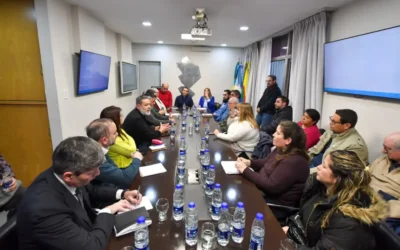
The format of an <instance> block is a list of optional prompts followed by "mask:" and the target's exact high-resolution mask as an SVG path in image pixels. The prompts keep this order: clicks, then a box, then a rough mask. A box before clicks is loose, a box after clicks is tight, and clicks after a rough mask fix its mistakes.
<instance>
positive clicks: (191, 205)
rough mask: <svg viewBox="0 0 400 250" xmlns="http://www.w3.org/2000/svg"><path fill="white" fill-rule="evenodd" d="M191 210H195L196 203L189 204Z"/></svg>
mask: <svg viewBox="0 0 400 250" xmlns="http://www.w3.org/2000/svg"><path fill="white" fill-rule="evenodd" d="M188 207H189V208H195V207H196V203H194V202H193V201H191V202H189V204H188Z"/></svg>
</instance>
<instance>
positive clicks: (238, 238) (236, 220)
mask: <svg viewBox="0 0 400 250" xmlns="http://www.w3.org/2000/svg"><path fill="white" fill-rule="evenodd" d="M245 222H246V211H245V210H244V204H243V202H240V201H239V202H238V203H237V207H236V209H235V213H234V214H233V220H232V227H233V232H232V240H233V241H234V242H236V243H242V241H243V238H244V225H245Z"/></svg>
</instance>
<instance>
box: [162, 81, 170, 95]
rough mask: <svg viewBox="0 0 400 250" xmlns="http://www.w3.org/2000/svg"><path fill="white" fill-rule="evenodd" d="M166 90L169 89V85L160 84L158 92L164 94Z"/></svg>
mask: <svg viewBox="0 0 400 250" xmlns="http://www.w3.org/2000/svg"><path fill="white" fill-rule="evenodd" d="M168 88H169V85H168V83H165V82H164V83H163V84H161V89H160V91H161V92H162V93H166V92H168Z"/></svg>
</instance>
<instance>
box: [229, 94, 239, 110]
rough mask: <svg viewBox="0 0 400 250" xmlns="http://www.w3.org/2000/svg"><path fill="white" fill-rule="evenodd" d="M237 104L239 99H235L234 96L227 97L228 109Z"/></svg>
mask: <svg viewBox="0 0 400 250" xmlns="http://www.w3.org/2000/svg"><path fill="white" fill-rule="evenodd" d="M238 104H239V99H237V98H236V97H231V98H229V101H228V108H229V110H231V109H234V108H236V106H237V105H238Z"/></svg>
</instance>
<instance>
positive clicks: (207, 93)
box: [199, 88, 215, 114]
mask: <svg viewBox="0 0 400 250" xmlns="http://www.w3.org/2000/svg"><path fill="white" fill-rule="evenodd" d="M199 106H200V107H202V108H206V109H207V112H208V113H211V114H213V113H214V111H215V107H214V96H213V95H212V94H211V89H210V88H205V89H204V94H203V96H202V97H201V98H200V100H199Z"/></svg>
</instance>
